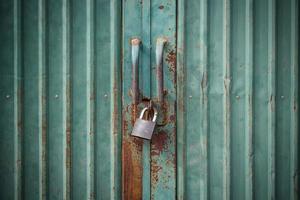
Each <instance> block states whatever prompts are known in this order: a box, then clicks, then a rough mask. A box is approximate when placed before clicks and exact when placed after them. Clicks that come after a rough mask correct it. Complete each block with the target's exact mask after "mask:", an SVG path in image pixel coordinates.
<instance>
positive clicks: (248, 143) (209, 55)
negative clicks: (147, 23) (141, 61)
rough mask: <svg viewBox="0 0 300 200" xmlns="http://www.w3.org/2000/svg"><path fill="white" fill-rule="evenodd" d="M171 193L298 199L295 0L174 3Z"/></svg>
mask: <svg viewBox="0 0 300 200" xmlns="http://www.w3.org/2000/svg"><path fill="white" fill-rule="evenodd" d="M177 24H178V32H177V35H178V43H177V44H178V53H177V56H178V57H177V101H178V106H177V197H178V198H179V199H299V147H298V145H299V130H298V123H299V120H298V119H299V118H298V105H299V99H298V98H299V90H298V84H299V78H298V69H299V64H298V59H299V51H298V46H299V36H298V35H299V28H298V27H299V2H298V1H296V0H289V1H280V0H277V1H275V0H264V1H258V0H242V1H240V0H226V1H218V0H212V1H206V0H194V1H181V0H179V1H178V23H177Z"/></svg>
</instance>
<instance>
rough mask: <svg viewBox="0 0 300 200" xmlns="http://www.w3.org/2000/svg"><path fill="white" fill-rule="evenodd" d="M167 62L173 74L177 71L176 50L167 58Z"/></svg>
mask: <svg viewBox="0 0 300 200" xmlns="http://www.w3.org/2000/svg"><path fill="white" fill-rule="evenodd" d="M166 61H167V62H168V63H169V70H170V71H171V72H173V73H175V71H176V52H175V51H174V50H171V51H170V52H169V53H168V55H167V57H166Z"/></svg>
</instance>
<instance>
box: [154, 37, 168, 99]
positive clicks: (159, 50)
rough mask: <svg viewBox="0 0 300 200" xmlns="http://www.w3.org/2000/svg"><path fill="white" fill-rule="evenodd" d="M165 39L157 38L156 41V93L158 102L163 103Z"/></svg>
mask: <svg viewBox="0 0 300 200" xmlns="http://www.w3.org/2000/svg"><path fill="white" fill-rule="evenodd" d="M166 42H167V39H166V38H164V37H159V38H157V41H156V49H155V54H156V70H157V71H156V76H157V93H158V102H162V101H163V92H164V91H163V90H164V85H163V83H164V77H163V50H164V46H165V43H166Z"/></svg>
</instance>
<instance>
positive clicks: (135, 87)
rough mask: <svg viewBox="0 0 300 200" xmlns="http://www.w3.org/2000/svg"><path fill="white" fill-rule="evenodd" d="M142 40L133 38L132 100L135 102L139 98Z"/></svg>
mask: <svg viewBox="0 0 300 200" xmlns="http://www.w3.org/2000/svg"><path fill="white" fill-rule="evenodd" d="M140 43H141V40H140V39H138V38H133V39H132V40H131V46H132V48H131V62H132V82H131V84H132V85H131V89H132V102H133V104H137V103H138V98H139V83H138V80H139V68H138V64H139V51H140Z"/></svg>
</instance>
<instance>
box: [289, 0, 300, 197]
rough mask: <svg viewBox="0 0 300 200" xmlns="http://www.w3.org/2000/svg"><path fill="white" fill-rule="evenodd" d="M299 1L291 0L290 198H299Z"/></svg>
mask: <svg viewBox="0 0 300 200" xmlns="http://www.w3.org/2000/svg"><path fill="white" fill-rule="evenodd" d="M298 19H299V1H297V0H292V1H291V51H290V52H291V99H290V112H291V130H290V131H291V132H290V148H291V149H290V152H291V168H290V195H291V196H290V198H291V199H298V198H299V192H300V191H299V171H298V170H299V147H298V145H299V135H298V134H299V132H298V130H299V129H298V126H299V125H298V106H299V105H298V101H299V99H298V95H299V77H298V76H299V75H298V74H299V57H298V55H299V54H298V51H299V50H298V48H299V46H298V45H299V35H298V31H299V21H298Z"/></svg>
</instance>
